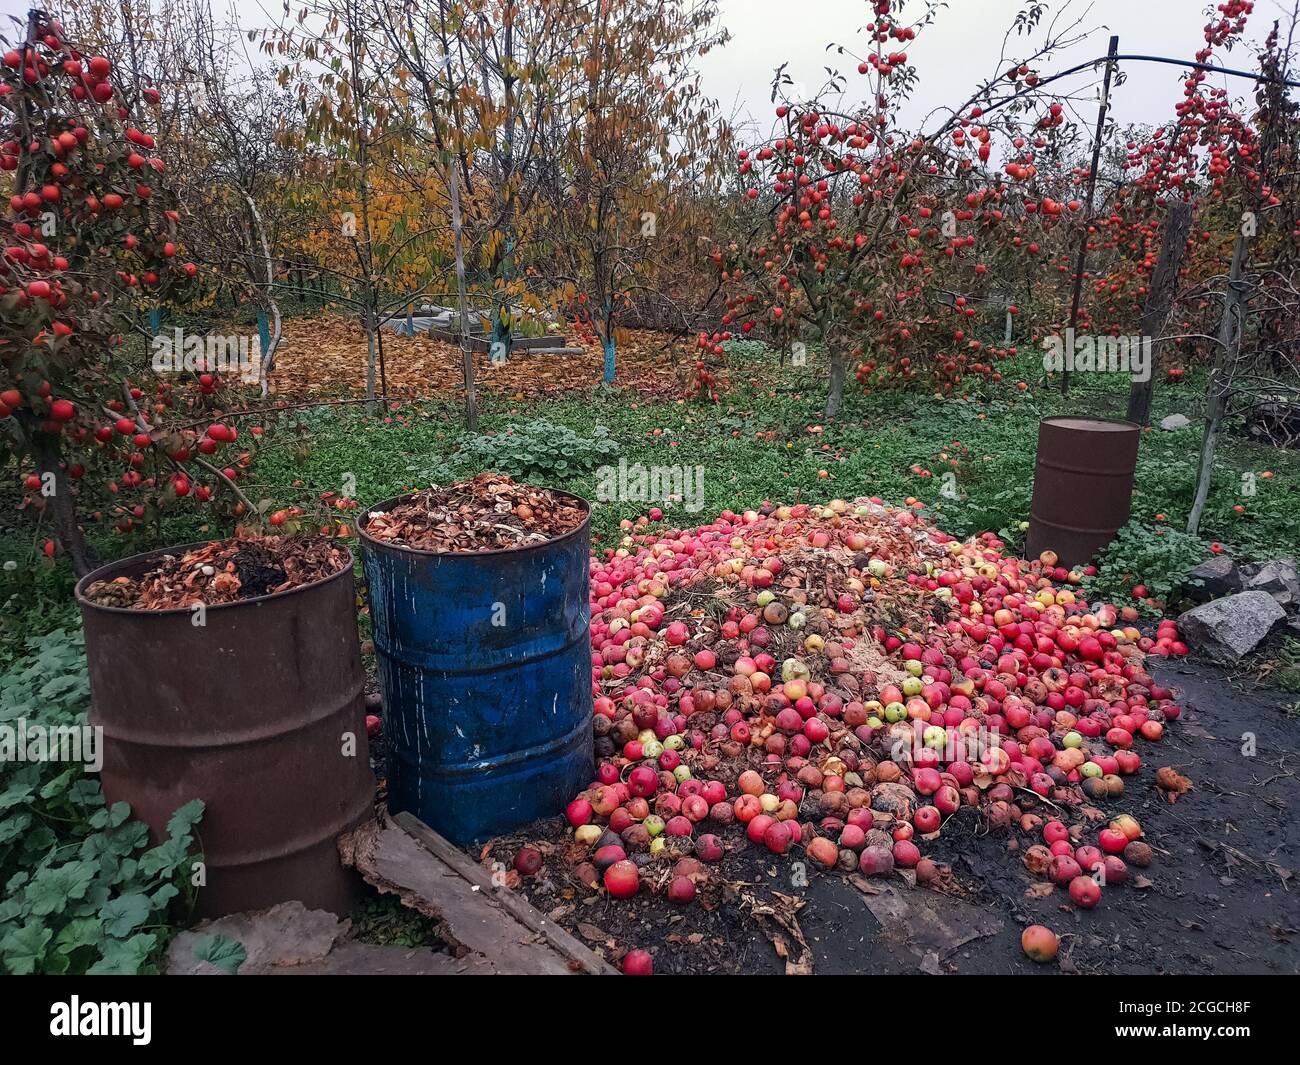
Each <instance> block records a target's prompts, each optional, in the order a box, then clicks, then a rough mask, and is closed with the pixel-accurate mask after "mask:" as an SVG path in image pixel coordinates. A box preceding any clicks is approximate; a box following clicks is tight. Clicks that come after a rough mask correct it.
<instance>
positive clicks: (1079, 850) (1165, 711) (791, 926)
mask: <svg viewBox="0 0 1300 1065" xmlns="http://www.w3.org/2000/svg"><path fill="white" fill-rule="evenodd" d="M1082 578H1083V574H1082V573H1081V572H1079V571H1078V570H1067V569H1065V568H1063V567H1060V566H1059V565H1057V560H1056V558H1055V556H1053V555H1051V554H1050V553H1048V552H1045V553H1044V555H1043V556H1042V557H1040V558H1039V559H1035V560H1032V561H1026V560H1022V559H1017V558H1015V557H1013V556H1009V555H1006V554H1004V545H1003V544H1002V543H1001V542H1000V541H999V540H998V539H997V538H996V537H995V536H993V535H992V534H984V535H983V536H981V537H979V538H976V539H974V540H971V541H967V542H963V541H960V540H957V539H955V538H953V537H951V536H948V535H946V534H944V533H942V532H941V531H939V530H937V529H935V528H933V527H932V526H930V525H929V524H928V523H927V522H926V521H925V520H924V519H923V518H922V517H921V516H919V515H918V514H916V513H914V512H913V511H911V510H906V509H904V510H897V509H894V508H890V507H886V506H884V505H883V504H882V503H881V501H880V500H878V499H859V500H855V501H852V502H849V501H844V500H835V501H832V502H831V503H830V504H827V505H825V506H809V505H806V504H798V505H795V506H775V505H765V506H764V507H763V508H762V509H761V511H749V512H746V513H744V514H735V513H732V512H730V511H728V512H724V513H723V514H722V515H721V516H720V517H719V518H718V519H717V520H716V521H715V522H713V523H712V524H709V525H704V526H700V527H698V528H694V529H665V530H662V531H658V532H651V533H645V534H637V535H630V536H628V537H626V538H625V539H624V540H623V542H622V544H621V545H620V548H619V550H618V551H613V550H609V551H606V552H605V553H604V556H603V557H600V556H597V557H595V558H593V560H592V572H591V591H590V600H591V610H592V632H591V635H592V650H593V656H592V661H593V666H592V682H593V690H594V691H595V693H596V699H595V711H596V712H595V715H594V717H593V733H594V749H595V755H596V774H595V779H594V780H592V781H591V783H590V784H589V785H588V786H586V787H585V788H583V789H582V791H581V792H580V793H578V794H577V795H575V796H573V798H572V800H571V801H570V802H569V803H568V805H567V807H566V808H565V810H564V811H563V813H564V817H563V818H556V819H555V820H554V821H549V822H540V823H538V824H537V825H533V826H530V827H529V828H527V829H524V830H523V831H522V832H521V833H517V834H513V835H511V836H508V837H501V838H498V839H496V840H494V841H492V842H490V843H489V844H487V845H486V846H485V847H484V848H483V850H482V851H481V852H480V855H479V857H480V859H481V860H482V861H483V862H484V863H486V864H489V865H493V864H494V863H500V865H499V866H497V868H500V867H501V866H504V867H505V869H506V870H507V872H506V878H507V882H508V883H510V884H511V885H513V886H516V887H519V888H521V889H522V890H523V891H525V892H526V893H527V894H528V895H529V897H530V898H531V899H532V901H533V902H534V904H535V905H537V906H538V908H539V909H542V910H543V911H544V912H546V913H547V914H548V915H549V916H550V917H551V918H552V919H554V920H556V921H558V922H560V923H561V924H563V925H564V926H565V927H568V928H570V929H571V930H573V931H575V932H576V934H578V935H579V936H581V937H582V938H584V939H586V940H587V942H588V943H589V944H590V945H592V946H593V947H594V948H596V949H598V950H600V951H602V952H603V953H605V954H606V956H607V957H609V958H610V959H611V960H613V961H616V962H617V961H622V963H623V964H624V967H625V971H637V972H640V971H645V967H646V957H645V954H644V952H645V951H650V952H652V953H653V954H654V956H655V961H656V964H659V963H662V964H663V965H664V967H666V968H668V969H670V970H673V971H701V970H707V969H711V968H718V967H721V968H723V969H727V970H731V971H745V970H746V969H747V968H749V967H750V966H751V963H755V962H756V959H755V958H754V957H753V956H752V950H753V947H752V943H750V942H749V941H753V940H755V939H757V940H758V941H760V942H770V943H771V944H772V946H771V947H769V948H768V950H769V951H770V950H771V949H773V948H774V949H775V950H776V952H777V955H778V957H779V958H781V959H782V960H783V961H784V964H785V968H786V970H787V971H788V972H804V971H807V970H808V968H809V967H810V966H811V958H812V954H811V951H810V950H809V949H808V946H807V943H806V941H805V940H806V937H805V936H804V933H803V932H802V930H801V926H800V916H799V915H800V911H801V910H803V909H804V907H805V906H806V904H807V898H806V896H805V892H804V891H803V890H802V889H803V888H805V887H806V886H807V885H808V880H809V878H813V877H817V876H839V877H842V878H843V879H844V880H845V881H846V882H847V883H848V884H849V885H851V886H852V887H854V888H856V889H857V890H858V891H859V892H861V893H862V894H863V895H864V896H865V897H866V899H865V901H866V905H867V907H868V909H870V910H871V911H872V913H873V915H875V916H876V917H877V918H878V919H880V920H881V922H882V924H885V923H887V922H889V921H893V922H895V923H896V924H897V923H899V922H902V923H903V924H908V923H911V924H915V923H916V921H917V920H920V921H921V922H922V923H924V924H927V925H932V924H934V923H935V921H936V920H938V918H935V917H934V916H933V914H931V915H930V916H926V917H924V918H921V917H917V915H916V911H915V907H916V906H923V907H926V906H928V907H931V908H933V906H934V905H941V908H942V910H943V913H946V914H947V918H946V921H940V922H939V923H940V924H946V925H947V926H951V927H952V928H957V927H958V926H962V927H970V928H974V927H977V926H980V925H981V922H979V921H978V920H977V919H976V918H977V916H978V907H976V906H973V905H972V903H971V901H970V900H971V899H972V898H973V897H974V895H975V894H977V893H978V891H979V889H978V888H977V887H976V888H972V886H971V885H969V884H965V883H963V882H962V879H961V878H960V877H959V876H958V875H957V874H956V873H955V872H954V867H953V864H952V863H953V861H954V859H955V858H957V857H958V856H961V855H963V854H964V853H965V852H966V851H967V850H968V849H969V848H970V847H973V846H979V845H980V844H981V841H983V840H986V839H995V840H996V839H1001V841H1002V843H1001V846H1002V847H1003V848H1004V849H1003V852H1002V853H1003V858H1002V861H1001V862H1000V863H999V864H1000V865H1005V864H1008V863H1009V864H1010V865H1011V866H1012V867H1014V869H1015V871H1016V873H1017V874H1018V879H1019V880H1020V881H1022V887H1023V886H1024V885H1025V884H1028V890H1026V891H1025V897H1026V898H1033V899H1043V900H1045V904H1049V905H1050V904H1051V903H1052V902H1053V901H1054V900H1058V901H1059V903H1060V904H1063V905H1064V907H1065V908H1066V909H1071V908H1074V909H1077V911H1079V912H1083V911H1086V910H1089V909H1092V908H1093V907H1094V906H1096V905H1098V903H1099V901H1100V900H1101V898H1102V895H1103V893H1105V894H1106V895H1107V896H1109V895H1110V894H1111V893H1113V892H1117V891H1121V890H1132V888H1131V887H1130V888H1127V889H1125V888H1123V887H1122V885H1124V884H1126V883H1128V884H1133V883H1136V885H1137V887H1138V888H1139V889H1141V888H1144V887H1147V886H1149V883H1150V882H1149V881H1147V880H1146V878H1145V877H1143V876H1141V875H1140V873H1138V874H1134V873H1132V872H1131V871H1130V866H1133V867H1136V868H1137V869H1138V870H1144V869H1145V868H1146V867H1147V866H1148V865H1149V864H1150V863H1151V861H1152V858H1153V854H1152V852H1153V848H1152V847H1151V846H1149V845H1148V843H1147V842H1145V841H1144V840H1143V839H1142V835H1143V832H1142V828H1141V826H1140V825H1139V824H1138V823H1137V821H1136V819H1134V818H1133V817H1131V816H1129V815H1128V814H1127V813H1126V805H1127V804H1126V802H1125V800H1124V799H1123V795H1124V791H1125V781H1126V779H1130V780H1131V778H1132V776H1133V774H1135V773H1137V772H1138V771H1139V768H1140V767H1141V765H1142V758H1141V756H1140V755H1139V754H1138V748H1139V747H1140V746H1141V745H1142V744H1145V743H1154V742H1156V741H1158V740H1159V739H1160V738H1161V736H1162V734H1163V732H1164V730H1165V727H1166V723H1167V722H1174V721H1176V719H1177V718H1178V717H1179V715H1180V713H1181V710H1180V708H1179V707H1178V705H1177V704H1176V703H1175V702H1174V699H1173V692H1172V691H1170V690H1169V689H1167V688H1164V687H1162V686H1161V685H1159V684H1158V683H1157V682H1156V681H1155V680H1154V679H1153V678H1152V677H1151V675H1150V674H1149V673H1148V671H1147V668H1146V661H1147V658H1148V656H1150V655H1160V656H1167V655H1171V654H1184V653H1186V648H1185V646H1183V644H1182V643H1181V641H1179V640H1178V636H1177V630H1176V627H1175V625H1174V623H1173V622H1171V621H1162V622H1161V623H1160V625H1159V627H1158V629H1157V631H1156V633H1155V635H1154V636H1150V635H1145V634H1143V633H1142V632H1140V631H1139V630H1138V629H1137V628H1136V627H1135V626H1134V625H1133V621H1135V620H1136V618H1135V616H1134V617H1121V615H1120V612H1118V611H1117V610H1116V609H1115V608H1114V607H1113V606H1110V605H1109V604H1103V603H1094V604H1091V605H1090V604H1089V603H1088V602H1087V601H1086V599H1085V598H1084V596H1083V593H1082V590H1081V588H1080V584H1081V582H1082ZM1165 776H1166V777H1167V776H1168V774H1165ZM558 812H559V811H557V813H558ZM1008 851H1009V852H1011V853H1009V854H1008V853H1006V852H1008ZM774 877H775V878H777V879H772V878H774ZM776 887H780V890H773V889H774V888H776ZM917 887H923V888H927V889H929V890H926V891H922V892H918V894H917V896H916V898H917V899H922V898H923V899H929V900H934V899H940V900H942V902H941V904H940V903H936V902H925V901H914V902H907V901H906V899H907V898H908V897H909V896H908V895H907V892H908V891H910V890H911V889H912V888H917ZM900 891H901V892H902V895H901V896H900V894H899V892H900ZM1116 901H1117V899H1116ZM986 903H987V900H983V901H982V903H981V904H986ZM963 907H964V908H965V909H964V910H963V909H962V908H963ZM908 914H911V915H912V916H911V917H910V918H909V917H907V915H908ZM755 925H757V927H758V928H760V929H761V930H762V932H763V933H764V935H763V936H761V937H754V936H752V935H749V934H748V933H750V932H752V930H753V929H754V927H755ZM983 927H986V928H987V927H991V925H990V924H989V923H988V922H985V923H984V925H983ZM979 934H980V935H987V934H991V933H990V932H988V931H984V932H980V933H979ZM954 936H955V937H956V938H954V939H953V941H952V942H951V943H948V944H946V945H942V944H941V945H940V947H939V948H937V949H938V950H939V952H940V956H942V951H943V950H949V949H952V943H955V942H961V941H964V940H962V939H961V937H960V936H957V935H956V933H954ZM967 938H970V937H969V936H968V937H967ZM746 952H750V953H749V954H747V953H746ZM720 955H726V956H727V960H726V962H725V963H722V964H721V965H720V964H719V962H718V960H717V959H718V957H719V956H720ZM767 957H768V959H770V957H771V955H770V953H769V954H768V956H767ZM926 964H927V965H930V966H931V967H933V965H935V964H937V962H936V961H934V960H933V959H931V960H930V961H928V962H927V963H926Z"/></svg>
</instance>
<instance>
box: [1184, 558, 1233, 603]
mask: <svg viewBox="0 0 1300 1065" xmlns="http://www.w3.org/2000/svg"><path fill="white" fill-rule="evenodd" d="M1184 587H1185V589H1186V592H1187V596H1188V598H1190V599H1193V600H1195V601H1196V602H1198V603H1204V602H1208V601H1209V600H1211V599H1218V598H1219V596H1221V595H1232V594H1233V593H1234V592H1240V591H1242V590H1243V584H1242V578H1241V573H1240V572H1239V571H1238V569H1237V564H1236V563H1235V562H1233V561H1232V559H1230V558H1229V557H1228V556H1227V555H1215V556H1214V557H1213V558H1209V559H1206V560H1205V561H1204V562H1202V563H1201V564H1200V565H1199V566H1197V567H1196V568H1195V569H1192V570H1189V571H1188V573H1187V577H1186V580H1185V584H1184Z"/></svg>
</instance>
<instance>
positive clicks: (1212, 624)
mask: <svg viewBox="0 0 1300 1065" xmlns="http://www.w3.org/2000/svg"><path fill="white" fill-rule="evenodd" d="M1285 621H1286V611H1284V610H1283V609H1282V608H1281V607H1280V606H1278V604H1277V601H1276V600H1275V599H1274V598H1273V597H1272V596H1271V595H1269V594H1268V592H1239V593H1237V594H1236V595H1228V596H1224V597H1223V598H1222V599H1215V600H1214V601H1213V602H1210V603H1204V604H1202V605H1201V606H1196V607H1192V609H1191V610H1188V611H1187V612H1186V613H1184V614H1183V615H1182V616H1180V617H1179V619H1178V631H1179V632H1180V633H1181V634H1182V637H1183V639H1184V640H1186V641H1187V643H1188V645H1189V646H1191V647H1195V648H1196V649H1197V650H1199V651H1201V652H1202V653H1204V654H1205V655H1206V656H1207V657H1209V658H1212V659H1215V660H1216V661H1220V662H1232V661H1236V660H1237V659H1239V658H1242V657H1243V656H1245V655H1248V654H1250V652H1251V651H1253V650H1254V649H1255V648H1256V647H1257V646H1258V645H1259V642H1260V641H1261V640H1263V639H1264V638H1265V637H1266V636H1267V635H1268V634H1269V633H1270V632H1272V631H1273V629H1275V628H1276V627H1277V626H1278V625H1281V624H1283V623H1284V622H1285Z"/></svg>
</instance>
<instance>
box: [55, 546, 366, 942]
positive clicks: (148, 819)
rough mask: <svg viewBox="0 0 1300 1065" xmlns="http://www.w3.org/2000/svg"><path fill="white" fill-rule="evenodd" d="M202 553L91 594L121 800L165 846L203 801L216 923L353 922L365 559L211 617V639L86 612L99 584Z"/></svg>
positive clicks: (122, 613) (90, 629) (179, 626)
mask: <svg viewBox="0 0 1300 1065" xmlns="http://www.w3.org/2000/svg"><path fill="white" fill-rule="evenodd" d="M197 546H201V545H198V544H191V545H186V546H183V547H175V548H169V549H167V550H166V551H165V552H163V551H155V552H151V553H149V554H146V555H136V556H134V557H132V558H128V559H124V560H122V561H120V562H116V563H113V564H111V565H109V566H105V567H103V568H101V569H98V570H96V571H95V572H94V573H91V574H89V575H88V576H86V577H84V578H82V580H81V581H80V582H79V583H78V585H77V601H78V603H79V604H80V606H81V613H82V618H83V621H84V624H85V629H86V657H87V661H88V664H89V669H90V685H91V711H90V723H91V724H92V725H97V726H100V727H102V728H103V730H104V733H103V735H104V744H103V748H104V767H103V771H102V773H101V774H100V779H101V782H102V784H103V788H104V795H105V798H106V799H107V800H108V801H109V802H110V803H112V802H119V801H122V802H127V803H129V804H130V806H131V808H132V811H133V812H134V814H135V816H136V817H138V818H139V819H140V820H142V821H144V822H145V823H146V824H148V825H149V827H150V830H151V833H152V835H153V837H154V839H155V840H158V839H160V838H163V837H164V836H165V834H166V825H167V820H168V819H169V818H170V817H171V814H172V812H173V811H174V810H175V809H176V808H177V807H179V806H181V805H182V804H184V803H186V802H188V801H190V800H191V799H196V798H197V799H202V800H203V802H204V804H205V807H206V809H205V811H204V815H203V820H202V821H201V822H200V824H199V826H198V829H197V831H198V835H199V840H200V845H201V848H202V851H203V859H204V865H205V876H206V885H205V886H203V887H201V888H200V891H199V911H200V913H202V914H203V915H205V916H218V915H220V914H225V913H233V912H236V911H239V910H249V909H261V908H264V907H267V906H271V905H273V904H275V903H277V902H283V901H287V900H290V899H299V900H301V901H302V902H304V903H305V904H306V905H307V906H308V907H309V908H315V909H328V910H332V911H334V912H336V913H346V912H347V910H348V909H349V908H350V907H351V903H352V900H353V895H354V890H355V886H356V880H355V877H354V874H352V873H350V872H348V871H347V870H345V869H344V868H343V866H342V864H341V862H340V860H339V855H338V851H337V848H336V846H335V839H336V838H337V836H338V835H339V834H340V833H342V832H345V831H348V830H350V829H352V828H354V827H355V826H356V825H358V824H359V823H360V822H361V821H363V820H364V819H365V818H366V817H368V816H369V815H370V813H371V810H372V807H373V802H374V777H373V775H372V774H371V772H370V756H369V746H368V743H367V739H366V727H365V697H364V690H363V688H364V681H365V675H364V673H363V671H362V668H361V650H360V645H359V641H358V638H357V627H356V589H355V582H354V578H353V572H352V563H351V556H350V555H349V558H348V564H347V566H346V567H345V568H344V569H342V570H340V571H339V572H338V573H336V574H334V575H332V576H330V577H327V578H325V579H324V580H321V581H317V582H316V583H314V584H309V585H303V586H301V587H298V588H293V589H290V590H288V591H284V592H279V593H276V594H274V595H269V596H263V597H260V598H257V599H250V600H245V601H241V602H237V603H229V604H221V605H217V606H209V607H207V608H206V609H205V618H204V620H205V623H204V624H203V625H196V624H194V621H195V616H194V614H193V613H192V612H191V611H190V610H189V609H184V608H182V609H178V610H159V611H150V610H131V609H122V608H115V607H103V606H99V605H97V604H95V603H92V602H90V601H89V600H87V599H86V598H85V589H86V588H87V586H89V584H90V583H92V582H93V581H96V580H111V579H112V578H114V577H118V576H128V577H133V576H138V575H140V574H142V573H144V572H146V571H147V570H148V569H149V568H151V567H152V566H153V565H155V564H156V563H157V561H158V560H159V558H161V556H162V555H163V554H181V553H183V552H185V551H187V550H190V549H191V548H193V547H197Z"/></svg>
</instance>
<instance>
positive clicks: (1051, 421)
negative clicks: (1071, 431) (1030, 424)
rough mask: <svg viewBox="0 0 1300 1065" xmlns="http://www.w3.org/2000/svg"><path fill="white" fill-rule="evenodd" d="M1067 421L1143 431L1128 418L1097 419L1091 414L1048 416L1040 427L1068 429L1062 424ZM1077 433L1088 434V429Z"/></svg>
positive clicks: (1042, 420) (1041, 422)
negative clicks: (1095, 423)
mask: <svg viewBox="0 0 1300 1065" xmlns="http://www.w3.org/2000/svg"><path fill="white" fill-rule="evenodd" d="M1066 421H1088V422H1099V423H1101V424H1102V425H1113V426H1115V427H1116V428H1120V429H1134V430H1137V431H1138V432H1141V431H1142V426H1141V425H1139V424H1138V423H1137V422H1134V421H1129V419H1127V418H1095V417H1093V416H1092V415H1091V414H1048V415H1046V416H1045V417H1043V418H1042V419H1040V420H1039V423H1038V424H1039V425H1051V426H1053V427H1054V428H1066V427H1065V426H1063V425H1062V424H1061V423H1062V422H1066ZM1075 431H1076V432H1087V430H1086V429H1076V430H1075Z"/></svg>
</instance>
